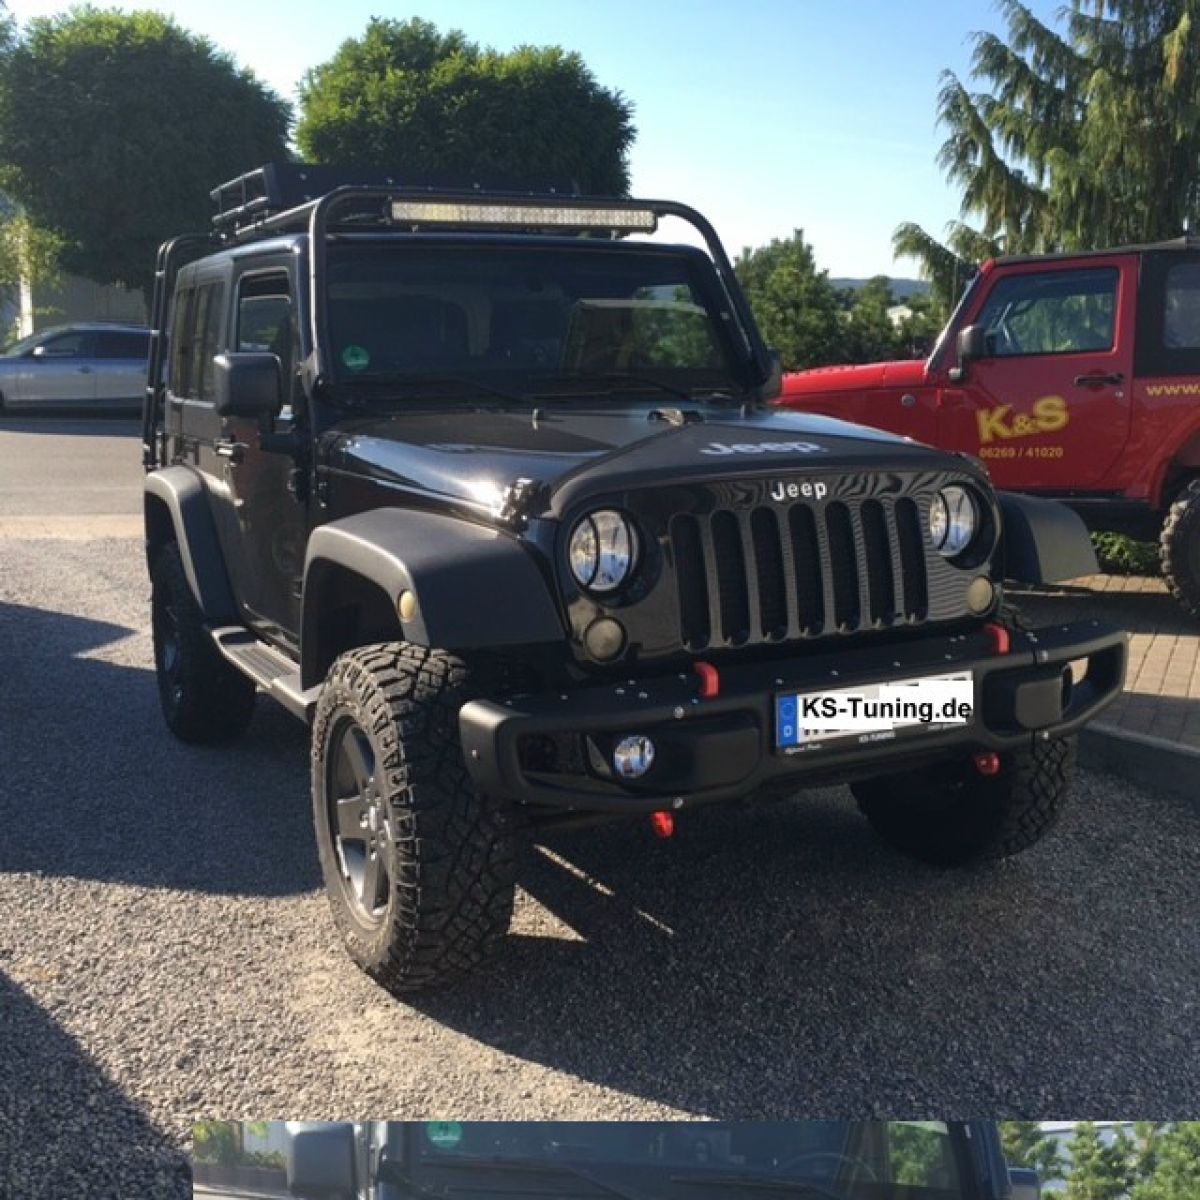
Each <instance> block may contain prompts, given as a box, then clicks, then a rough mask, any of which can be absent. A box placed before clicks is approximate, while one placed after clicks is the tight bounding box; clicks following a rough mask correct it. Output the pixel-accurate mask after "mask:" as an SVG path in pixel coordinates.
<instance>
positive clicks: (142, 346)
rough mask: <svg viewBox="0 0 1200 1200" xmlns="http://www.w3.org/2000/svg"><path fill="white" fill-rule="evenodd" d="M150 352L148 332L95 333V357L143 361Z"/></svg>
mask: <svg viewBox="0 0 1200 1200" xmlns="http://www.w3.org/2000/svg"><path fill="white" fill-rule="evenodd" d="M149 354H150V335H149V334H148V333H100V334H97V335H96V357H97V358H122V359H134V360H136V361H139V362H145V361H146V359H147V358H148V357H149Z"/></svg>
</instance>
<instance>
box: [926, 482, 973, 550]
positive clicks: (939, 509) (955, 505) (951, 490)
mask: <svg viewBox="0 0 1200 1200" xmlns="http://www.w3.org/2000/svg"><path fill="white" fill-rule="evenodd" d="M978 530H979V505H978V504H977V503H976V501H975V497H974V496H973V495H972V494H971V492H970V491H969V490H968V489H967V488H965V487H959V486H958V484H956V483H952V484H950V485H949V486H948V487H944V488H942V490H941V491H940V492H938V494H937V495H936V496H934V498H933V503H932V504H930V506H929V540H930V541H931V542H933V545H934V549H935V550H937V551H938V553H939V554H942V555H943V556H944V557H946V558H957V557H958V555H960V554H961V553H962V552H963V551H964V550H965V549H966V548H967V547H968V546H969V545H970V544H971V543H972V542H973V541H974V540H975V534H976V533H977V532H978Z"/></svg>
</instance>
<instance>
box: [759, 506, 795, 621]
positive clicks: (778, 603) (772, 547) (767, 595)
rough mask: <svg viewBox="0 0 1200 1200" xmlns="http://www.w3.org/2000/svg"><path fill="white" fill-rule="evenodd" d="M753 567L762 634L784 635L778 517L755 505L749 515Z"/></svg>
mask: <svg viewBox="0 0 1200 1200" xmlns="http://www.w3.org/2000/svg"><path fill="white" fill-rule="evenodd" d="M750 532H751V534H752V536H753V539H754V566H755V572H756V574H757V576H758V612H759V617H760V618H761V621H762V632H763V637H766V638H776V639H777V638H784V637H786V636H787V628H788V603H787V582H786V581H785V579H784V574H783V545H782V543H781V542H780V540H779V519H778V518H777V517H776V516H775V513H774V512H773V511H772V510H771V509H769V508H756V509H755V510H754V512H753V514H752V515H751V517H750Z"/></svg>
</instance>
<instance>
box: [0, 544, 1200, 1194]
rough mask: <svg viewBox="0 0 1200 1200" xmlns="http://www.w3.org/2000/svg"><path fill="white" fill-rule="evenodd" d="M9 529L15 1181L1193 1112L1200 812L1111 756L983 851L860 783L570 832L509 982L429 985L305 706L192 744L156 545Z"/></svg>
mask: <svg viewBox="0 0 1200 1200" xmlns="http://www.w3.org/2000/svg"><path fill="white" fill-rule="evenodd" d="M3 529H4V527H3V523H2V522H0V671H2V678H3V681H4V687H3V688H2V689H0V763H3V766H4V773H3V776H2V777H0V779H2V782H0V829H2V830H3V834H2V836H0V1195H4V1196H7V1195H13V1196H21V1197H23V1198H25V1197H28V1198H29V1200H38V1198H40V1197H43V1196H44V1197H47V1198H49V1197H54V1198H55V1200H58V1198H60V1197H61V1196H64V1195H67V1194H74V1191H73V1189H72V1187H71V1186H70V1185H72V1184H74V1183H79V1182H81V1181H82V1180H83V1179H84V1178H85V1177H86V1180H87V1189H86V1194H87V1195H88V1196H89V1200H101V1198H102V1197H109V1196H112V1197H134V1196H136V1197H147V1198H150V1200H157V1198H159V1197H164V1198H166V1197H170V1198H174V1197H176V1196H179V1197H185V1196H187V1195H188V1194H189V1185H188V1183H187V1178H186V1167H185V1165H184V1162H183V1158H182V1149H181V1148H182V1147H184V1146H185V1145H186V1139H187V1133H188V1129H189V1127H190V1124H191V1122H192V1120H193V1119H195V1118H198V1117H246V1118H254V1119H265V1118H281V1117H293V1118H299V1117H341V1118H345V1117H366V1116H372V1117H383V1116H390V1117H405V1118H426V1117H436V1118H451V1117H453V1118H461V1119H469V1118H488V1117H490V1118H499V1117H506V1118H539V1117H540V1118H546V1117H574V1118H589V1117H590V1118H605V1119H611V1118H621V1117H637V1116H642V1117H661V1116H669V1115H672V1114H675V1115H683V1114H696V1115H722V1116H731V1117H732V1116H747V1117H749V1116H772V1117H785V1116H805V1115H809V1116H830V1117H833V1116H848V1115H858V1116H867V1115H892V1116H897V1115H900V1116H914V1115H916V1116H938V1117H942V1118H945V1117H951V1116H967V1115H980V1114H986V1115H989V1116H1006V1115H1011V1116H1026V1117H1032V1116H1037V1117H1044V1116H1051V1115H1063V1114H1080V1113H1084V1114H1098V1115H1112V1114H1118V1115H1134V1116H1139V1117H1142V1116H1151V1115H1153V1116H1158V1117H1164V1118H1165V1117H1173V1116H1174V1117H1194V1116H1195V1115H1196V1112H1195V1097H1196V1079H1197V1078H1200V1041H1198V1040H1197V1039H1196V1038H1195V1036H1194V1030H1195V1028H1196V1024H1197V1017H1198V1015H1200V1014H1198V1007H1200V1005H1198V1001H1197V996H1198V995H1200V959H1198V957H1197V955H1196V952H1195V951H1196V943H1195V929H1196V911H1197V899H1198V895H1200V848H1198V837H1197V835H1198V833H1200V807H1195V806H1192V805H1189V804H1187V803H1185V802H1183V801H1172V800H1167V799H1163V798H1159V797H1155V796H1152V795H1149V794H1147V793H1144V792H1140V791H1137V790H1135V789H1133V788H1131V787H1129V786H1128V785H1126V784H1123V783H1120V782H1118V781H1116V780H1114V779H1112V778H1109V777H1105V776H1102V775H1098V774H1094V773H1087V772H1085V773H1084V774H1083V775H1082V776H1081V779H1080V783H1079V787H1078V792H1077V795H1076V798H1075V802H1074V804H1073V806H1072V807H1071V808H1070V810H1069V813H1068V816H1067V818H1066V820H1065V821H1064V823H1063V825H1062V826H1061V828H1060V830H1059V831H1058V832H1057V833H1056V834H1055V835H1053V836H1052V837H1050V838H1049V839H1048V840H1047V841H1046V842H1044V843H1043V844H1042V845H1041V846H1040V847H1038V848H1036V849H1035V850H1033V851H1031V852H1029V853H1027V854H1025V855H1024V856H1022V857H1021V858H1019V859H1017V860H1015V861H1013V862H1011V863H1007V864H1003V865H1001V866H998V867H993V868H990V869H986V870H981V871H977V872H952V873H939V872H935V871H932V870H929V869H926V868H923V867H920V866H917V865H914V864H912V863H909V862H908V861H906V860H903V859H901V858H900V857H898V856H896V855H895V854H893V853H891V852H889V851H888V850H887V849H886V848H884V847H883V846H881V845H880V844H879V843H877V842H876V841H875V839H874V838H873V837H872V835H871V833H870V831H869V830H868V828H867V827H866V825H865V823H864V822H862V821H861V820H860V818H859V817H858V816H857V814H856V813H855V811H854V809H853V806H852V804H851V802H850V800H849V796H848V794H847V793H846V792H844V791H843V790H841V789H837V790H828V791H822V792H817V793H810V794H808V795H806V796H804V797H801V798H799V799H798V800H796V801H793V802H787V803H780V804H776V805H773V806H771V807H768V808H765V809H762V810H758V811H752V810H722V811H714V812H709V813H706V814H700V815H697V816H695V817H694V818H693V819H692V820H691V821H690V822H688V823H685V824H684V826H683V828H682V830H681V833H680V834H679V836H677V838H676V839H675V840H674V841H673V842H671V843H666V844H664V843H659V842H655V841H653V840H651V839H649V838H648V837H646V836H645V834H644V832H643V830H642V829H641V827H637V828H633V827H622V828H611V829H607V830H603V831H590V832H577V833H575V834H570V835H562V836H561V837H560V838H559V839H557V840H556V841H555V842H554V843H553V845H552V846H550V847H540V848H537V849H535V850H533V851H531V853H530V855H529V860H528V863H527V865H526V867H525V869H524V871H523V874H522V884H523V893H522V896H521V898H520V900H519V903H518V909H517V916H516V922H515V927H514V932H513V935H512V937H511V939H510V944H509V946H508V949H507V954H506V956H505V959H504V962H503V964H502V965H501V967H500V969H499V970H498V971H497V972H496V973H494V974H492V975H491V976H489V977H487V978H485V979H481V980H479V981H478V982H476V983H473V984H471V985H469V986H466V987H463V988H461V989H459V990H457V991H454V992H451V993H447V994H440V995H432V996H428V997H425V998H421V999H420V1000H418V1001H415V1002H410V1003H402V1002H400V1001H397V1000H395V999H393V998H392V997H390V996H388V995H387V994H386V993H384V992H382V991H381V990H379V989H378V988H376V987H375V986H374V985H372V984H371V983H370V982H369V981H368V980H367V979H366V978H365V977H364V976H363V975H361V974H360V973H359V972H358V971H357V970H355V969H354V968H353V966H352V965H351V964H350V962H349V960H348V959H347V958H346V957H345V956H344V954H343V952H342V950H341V949H340V947H339V946H338V944H337V943H336V942H335V940H334V934H333V927H332V922H331V920H330V919H329V915H328V912H327V908H326V903H325V899H324V895H323V893H322V891H321V889H320V881H319V875H318V869H317V863H316V856H315V850H314V846H313V841H312V835H311V832H310V830H309V826H308V812H307V798H306V790H307V756H306V755H307V751H306V741H305V736H304V731H303V730H302V728H301V727H299V726H298V725H295V724H293V723H292V722H291V721H290V719H289V718H287V717H286V716H285V715H284V714H283V713H282V712H280V711H277V710H275V709H274V708H272V707H271V706H270V705H269V704H268V703H267V702H265V701H262V702H260V711H259V713H258V715H257V717H256V719H255V724H254V727H253V728H252V730H251V732H250V734H249V736H248V737H247V739H246V740H245V741H244V742H243V743H241V744H238V745H235V746H232V747H225V748H221V749H215V750H214V749H196V748H189V747H185V746H183V745H181V744H179V743H176V742H174V741H173V740H171V739H170V738H169V736H168V735H167V734H166V732H165V730H164V728H163V726H162V723H161V720H160V717H159V714H158V711H157V700H156V696H155V691H154V681H153V675H152V672H151V671H150V669H149V664H150V659H151V656H150V644H149V637H148V634H147V633H146V630H145V626H146V618H147V611H148V605H147V597H148V584H147V581H146V576H145V570H144V566H143V564H142V562H141V559H140V544H139V543H138V541H137V540H136V539H134V538H130V537H114V538H107V539H94V540H86V539H72V538H64V537H55V538H31V537H28V536H8V537H5V536H4V535H3ZM47 1164H50V1165H49V1167H48V1166H47ZM102 1172H107V1175H106V1176H104V1175H102V1174H101V1173H102ZM6 1187H7V1191H6Z"/></svg>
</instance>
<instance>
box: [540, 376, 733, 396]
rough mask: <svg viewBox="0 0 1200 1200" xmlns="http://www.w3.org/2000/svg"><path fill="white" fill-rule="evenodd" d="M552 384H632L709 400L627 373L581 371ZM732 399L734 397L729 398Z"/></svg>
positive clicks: (685, 390) (659, 381) (668, 384)
mask: <svg viewBox="0 0 1200 1200" xmlns="http://www.w3.org/2000/svg"><path fill="white" fill-rule="evenodd" d="M550 382H552V383H553V384H554V385H562V384H576V385H582V386H584V387H586V386H587V385H588V384H592V383H601V384H609V385H615V384H622V383H624V384H630V385H634V386H638V387H652V388H655V389H656V390H657V391H660V392H666V393H667V394H668V395H669V396H675V397H676V398H677V399H680V400H687V401H692V400H707V399H709V397H708V396H703V395H696V394H694V393H693V392H689V391H688V390H687V389H686V388H681V387H676V386H675V385H674V384H671V383H664V382H663V381H662V380H661V379H655V378H653V377H652V376H650V375H630V374H628V373H627V372H625V371H580V372H579V373H577V374H573V375H565V376H563V377H562V378H560V379H555V380H553V381H550ZM608 390H609V391H610V392H614V391H616V390H617V388H616V387H615V386H610V387H609V388H608ZM542 394H543V395H545V394H546V393H542ZM718 395H722V396H724V395H725V393H722V392H719V393H718ZM729 398H730V399H732V397H729Z"/></svg>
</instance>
